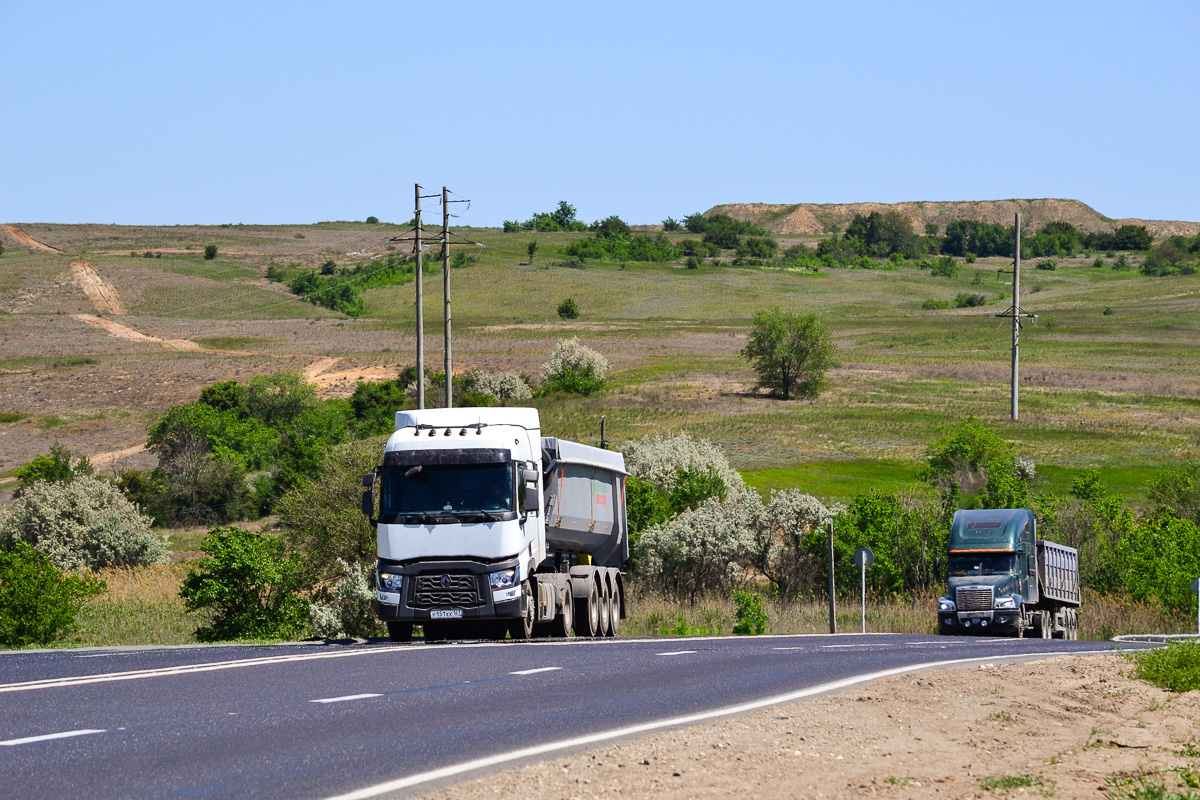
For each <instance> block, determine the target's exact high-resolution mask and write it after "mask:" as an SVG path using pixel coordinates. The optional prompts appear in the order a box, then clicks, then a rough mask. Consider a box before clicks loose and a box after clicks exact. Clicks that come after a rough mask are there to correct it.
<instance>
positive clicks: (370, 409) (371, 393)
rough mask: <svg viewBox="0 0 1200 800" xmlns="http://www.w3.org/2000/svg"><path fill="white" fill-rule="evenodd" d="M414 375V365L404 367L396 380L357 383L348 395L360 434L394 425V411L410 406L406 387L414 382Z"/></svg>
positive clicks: (384, 430) (355, 424)
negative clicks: (352, 392)
mask: <svg viewBox="0 0 1200 800" xmlns="http://www.w3.org/2000/svg"><path fill="white" fill-rule="evenodd" d="M416 378H417V371H416V369H415V368H414V367H407V368H406V369H405V370H404V371H402V372H401V373H400V377H398V378H396V379H395V380H390V381H359V382H358V383H356V384H355V385H354V394H352V395H350V410H351V412H352V413H353V414H354V430H355V432H356V433H357V434H358V435H359V436H370V435H374V434H378V433H391V432H392V430H393V429H394V428H395V422H396V412H397V411H403V410H404V409H405V408H409V407H411V406H412V400H411V398H409V396H408V393H407V392H406V391H405V389H406V388H407V387H408V385H409V384H412V383H415V382H416Z"/></svg>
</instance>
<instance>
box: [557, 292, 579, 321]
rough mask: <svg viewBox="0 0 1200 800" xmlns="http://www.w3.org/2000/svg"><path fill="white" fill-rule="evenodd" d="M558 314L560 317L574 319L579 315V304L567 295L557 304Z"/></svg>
mask: <svg viewBox="0 0 1200 800" xmlns="http://www.w3.org/2000/svg"><path fill="white" fill-rule="evenodd" d="M558 316H559V317H561V318H562V319H576V318H578V317H579V305H578V304H577V303H576V302H575V301H574V300H572V299H571V298H570V297H568V298H567V299H566V300H563V301H562V302H561V303H559V304H558Z"/></svg>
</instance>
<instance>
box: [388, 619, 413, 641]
mask: <svg viewBox="0 0 1200 800" xmlns="http://www.w3.org/2000/svg"><path fill="white" fill-rule="evenodd" d="M387 629H388V638H389V639H391V640H392V641H393V642H411V641H412V631H413V624H412V623H411V622H398V621H391V622H388V624H387Z"/></svg>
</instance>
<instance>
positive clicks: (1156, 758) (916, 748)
mask: <svg viewBox="0 0 1200 800" xmlns="http://www.w3.org/2000/svg"><path fill="white" fill-rule="evenodd" d="M985 667H986V668H982V669H981V668H974V669H961V670H936V671H928V672H922V673H917V674H915V675H904V676H898V677H893V678H888V679H886V680H882V681H878V682H876V683H872V684H869V685H866V686H863V687H860V688H857V689H851V690H847V691H844V692H841V693H838V694H834V695H829V696H827V697H822V698H818V699H815V700H810V701H807V702H802V703H797V704H794V705H790V706H778V707H776V708H770V709H766V710H763V711H760V712H757V713H754V714H750V715H747V716H744V717H738V718H736V719H732V720H728V721H724V722H715V723H711V724H708V725H701V726H697V727H693V728H685V729H682V730H679V731H676V732H669V733H662V734H659V735H656V736H651V737H646V738H643V739H637V740H633V741H630V742H626V743H623V744H618V745H614V746H612V747H607V748H604V749H600V750H593V751H591V752H587V753H582V754H579V755H575V756H569V757H566V758H558V759H555V760H552V761H546V762H542V763H537V764H532V765H530V766H527V767H523V768H521V769H514V770H510V771H508V772H503V773H499V774H493V775H489V776H488V777H486V778H482V779H480V780H475V781H470V782H466V783H461V784H458V785H456V786H452V787H449V788H447V789H444V790H440V791H435V792H431V793H430V794H429V795H427V796H428V797H437V798H449V799H451V800H478V798H480V797H484V796H502V795H506V794H508V793H510V792H511V791H512V789H513V787H524V789H523V790H522V791H523V793H534V794H536V795H537V796H538V797H540V798H577V797H578V798H582V797H654V798H665V799H666V800H695V798H728V797H748V798H776V797H788V798H791V797H803V798H809V797H824V798H827V797H839V798H840V797H845V798H858V797H864V796H883V797H902V798H944V797H955V798H958V797H964V798H965V797H979V798H983V797H988V798H1003V797H1027V796H1039V795H1040V796H1051V795H1052V796H1055V797H1067V798H1104V797H1107V796H1108V795H1107V794H1106V793H1107V792H1110V791H1114V787H1113V786H1112V785H1111V784H1110V783H1109V781H1110V779H1113V780H1116V781H1121V780H1124V779H1128V778H1130V777H1131V776H1134V775H1135V774H1137V773H1138V772H1139V771H1146V772H1151V773H1156V775H1155V777H1154V780H1157V781H1160V782H1165V783H1166V785H1167V786H1168V787H1176V788H1178V787H1179V786H1180V777H1181V776H1180V774H1179V773H1177V772H1175V771H1173V768H1176V767H1184V768H1185V769H1186V768H1187V765H1188V764H1189V762H1190V763H1191V765H1192V766H1191V767H1190V769H1191V770H1193V772H1192V773H1191V774H1192V775H1193V776H1194V775H1195V772H1194V771H1195V770H1196V769H1200V758H1198V757H1197V756H1196V749H1195V748H1196V746H1197V744H1198V743H1200V740H1198V739H1197V730H1198V728H1197V725H1200V691H1193V692H1188V693H1187V694H1183V695H1171V694H1169V693H1167V692H1164V691H1162V690H1160V689H1156V688H1154V687H1152V686H1150V685H1149V684H1146V683H1143V682H1141V681H1135V680H1132V679H1130V678H1128V677H1127V676H1126V675H1125V673H1127V672H1128V671H1129V668H1130V666H1129V664H1128V663H1127V662H1126V661H1124V660H1123V659H1122V658H1120V657H1117V656H1092V657H1069V658H1065V657H1064V658H1056V659H1051V660H1047V661H1041V662H1036V663H1031V664H1015V665H1008V666H997V667H994V668H991V667H990V665H985ZM1189 754H1190V755H1189ZM1021 775H1025V776H1028V778H1029V783H1028V784H1026V785H1027V786H1028V788H1002V787H995V786H993V785H992V783H994V782H995V781H998V780H1001V779H1004V778H1008V779H1016V781H1018V782H1020V781H1021V778H1020V776H1021ZM989 779H990V782H989ZM989 787H991V788H989ZM1114 796H1121V797H1124V796H1125V795H1123V794H1122V795H1114ZM1146 796H1159V795H1146Z"/></svg>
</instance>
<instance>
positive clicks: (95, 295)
mask: <svg viewBox="0 0 1200 800" xmlns="http://www.w3.org/2000/svg"><path fill="white" fill-rule="evenodd" d="M71 278H72V279H73V280H74V281H75V283H76V284H78V285H79V288H80V289H83V293H84V294H86V295H87V296H88V299H89V300H91V301H92V305H93V306H95V307H96V311H97V312H98V313H100V314H115V315H117V316H123V315H124V314H125V304H124V303H123V302H121V295H119V294H117V290H116V289H115V288H114V287H113V285H112V284H111V283H109V282H108V281H106V280H104V278H101V277H100V273H99V272H96V270H95V268H94V267H93V266H92V265H91V264H89V263H88V262H86V261H72V262H71Z"/></svg>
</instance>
